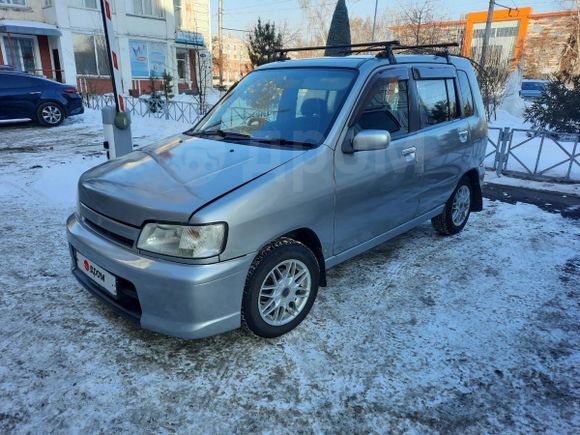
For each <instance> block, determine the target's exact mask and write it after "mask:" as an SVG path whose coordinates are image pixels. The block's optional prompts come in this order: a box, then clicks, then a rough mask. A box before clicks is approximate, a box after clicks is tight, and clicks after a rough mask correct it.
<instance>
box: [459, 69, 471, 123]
mask: <svg viewBox="0 0 580 435" xmlns="http://www.w3.org/2000/svg"><path fill="white" fill-rule="evenodd" d="M457 78H458V79H459V91H460V92H461V105H462V112H463V116H471V115H473V113H474V106H473V93H472V91H471V85H470V84H469V79H468V78H467V74H466V73H465V72H463V71H458V72H457Z"/></svg>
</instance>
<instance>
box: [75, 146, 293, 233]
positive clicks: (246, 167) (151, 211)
mask: <svg viewBox="0 0 580 435" xmlns="http://www.w3.org/2000/svg"><path fill="white" fill-rule="evenodd" d="M302 153H304V150H296V149H278V148H270V147H260V146H250V145H243V144H235V143H230V142H223V141H215V140H209V139H204V138H197V137H191V136H186V135H179V136H175V137H171V138H169V139H166V140H165V141H163V142H161V143H158V144H154V145H150V146H148V147H145V148H143V149H141V150H139V151H134V152H132V153H130V154H128V155H126V156H124V157H121V158H119V159H116V160H112V161H109V162H106V163H104V164H102V165H99V166H97V167H95V168H93V169H91V170H89V171H87V172H85V173H84V174H83V175H82V176H81V178H80V180H79V201H80V202H81V203H83V204H84V205H86V206H88V207H90V208H91V209H93V210H95V211H97V212H99V213H101V214H103V215H105V216H108V217H110V218H112V219H115V220H117V221H120V222H124V223H127V224H129V225H133V226H141V225H142V224H143V222H145V221H148V220H157V221H167V222H187V221H188V220H189V218H190V217H191V215H192V213H193V212H194V211H196V210H197V209H199V208H200V207H203V206H204V205H205V204H207V203H208V202H210V201H212V200H214V199H216V198H218V197H220V196H222V195H225V194H226V193H228V192H230V191H232V190H234V189H236V188H238V187H240V186H242V185H244V184H246V183H248V182H250V181H252V180H254V179H255V178H257V177H260V176H261V175H263V174H265V173H267V172H269V171H271V170H272V169H274V168H276V167H278V166H280V165H282V164H284V163H286V162H287V161H289V160H291V159H293V158H295V157H297V156H298V155H300V154H302Z"/></svg>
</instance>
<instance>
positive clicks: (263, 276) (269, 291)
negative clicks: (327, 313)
mask: <svg viewBox="0 0 580 435" xmlns="http://www.w3.org/2000/svg"><path fill="white" fill-rule="evenodd" d="M319 282H320V267H319V265H318V261H317V260H316V257H315V255H314V254H313V253H312V251H311V250H310V249H308V247H306V246H305V245H304V244H302V243H300V242H297V241H295V240H292V239H287V238H282V239H279V240H277V241H275V242H273V243H271V244H270V245H268V246H266V247H265V248H264V249H263V250H262V251H261V252H260V254H258V256H257V257H256V259H255V260H254V262H253V263H252V266H251V267H250V271H249V273H248V277H247V279H246V286H245V288H244V299H243V303H242V319H243V321H244V322H245V323H246V325H247V326H248V328H249V329H250V330H251V331H252V332H253V333H254V334H256V335H259V336H260V337H266V338H272V337H278V336H280V335H282V334H285V333H287V332H289V331H291V330H292V329H294V328H295V327H296V326H298V325H299V324H300V323H301V322H302V321H303V320H304V318H305V317H306V315H307V314H308V313H309V312H310V309H311V308H312V305H313V304H314V300H315V299H316V295H317V293H318V285H319Z"/></svg>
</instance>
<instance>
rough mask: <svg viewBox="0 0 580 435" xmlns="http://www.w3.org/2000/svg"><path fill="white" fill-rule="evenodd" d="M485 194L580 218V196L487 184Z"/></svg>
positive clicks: (567, 216) (507, 201)
mask: <svg viewBox="0 0 580 435" xmlns="http://www.w3.org/2000/svg"><path fill="white" fill-rule="evenodd" d="M483 196H485V197H486V198H488V199H491V200H494V201H502V202H506V203H508V204H515V203H517V202H523V203H526V204H533V205H536V206H538V207H540V208H541V209H542V210H545V211H547V212H550V213H559V214H561V215H562V216H563V217H566V218H570V219H575V220H579V219H580V198H579V197H577V196H575V195H566V194H561V193H557V192H545V191H541V190H533V189H524V188H521V187H512V186H500V185H497V184H485V186H484V188H483Z"/></svg>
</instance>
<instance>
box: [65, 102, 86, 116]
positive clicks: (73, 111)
mask: <svg viewBox="0 0 580 435" xmlns="http://www.w3.org/2000/svg"><path fill="white" fill-rule="evenodd" d="M81 113H85V108H84V106H83V103H82V102H81V103H80V105H76V104H75V105H74V106H73V107H71V106H70V103H69V108H68V113H67V116H74V115H80V114H81Z"/></svg>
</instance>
